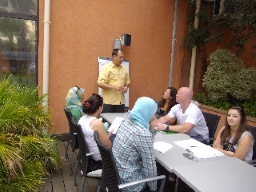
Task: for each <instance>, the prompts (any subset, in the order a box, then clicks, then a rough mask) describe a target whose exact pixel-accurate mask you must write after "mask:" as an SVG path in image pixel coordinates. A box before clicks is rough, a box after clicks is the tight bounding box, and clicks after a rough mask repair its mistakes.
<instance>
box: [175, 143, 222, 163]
mask: <svg viewBox="0 0 256 192" xmlns="http://www.w3.org/2000/svg"><path fill="white" fill-rule="evenodd" d="M174 143H175V144H177V145H179V146H180V147H182V148H184V149H186V150H187V151H189V152H190V153H192V155H194V156H195V157H197V158H199V159H204V158H211V157H217V156H223V155H224V154H223V153H221V152H220V151H218V150H216V149H214V148H212V147H211V146H209V145H205V144H203V143H201V142H199V141H196V140H195V139H188V140H183V141H175V142H174Z"/></svg>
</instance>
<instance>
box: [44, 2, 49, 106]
mask: <svg viewBox="0 0 256 192" xmlns="http://www.w3.org/2000/svg"><path fill="white" fill-rule="evenodd" d="M43 22H44V44H43V94H47V96H46V97H45V99H44V101H43V103H42V105H43V107H45V109H46V111H47V110H48V89H49V40H50V37H49V36H50V35H49V31H50V23H51V22H50V0H45V1H44V21H43Z"/></svg>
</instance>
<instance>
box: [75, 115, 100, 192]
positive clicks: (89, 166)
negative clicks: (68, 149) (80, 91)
mask: <svg viewBox="0 0 256 192" xmlns="http://www.w3.org/2000/svg"><path fill="white" fill-rule="evenodd" d="M72 124H73V127H75V129H76V131H77V138H78V143H79V153H78V157H77V160H76V165H75V173H74V185H75V186H77V183H76V173H77V166H78V164H80V165H81V171H82V172H81V173H82V176H83V178H82V182H81V187H80V190H79V191H80V192H82V191H83V188H84V182H85V180H86V177H89V176H88V175H87V174H88V173H89V172H92V171H95V170H98V169H102V164H101V163H97V162H95V161H94V160H92V159H91V158H90V157H89V156H91V155H93V154H95V153H93V152H92V153H91V152H89V150H88V147H87V143H86V141H85V137H84V133H83V131H82V128H81V126H80V125H79V124H77V123H76V119H75V117H72ZM90 177H94V178H95V177H97V176H90ZM100 177H101V176H100ZM97 178H99V177H97ZM86 182H87V181H86ZM87 184H88V182H87ZM88 186H89V184H88ZM89 189H90V186H89ZM90 191H91V189H90Z"/></svg>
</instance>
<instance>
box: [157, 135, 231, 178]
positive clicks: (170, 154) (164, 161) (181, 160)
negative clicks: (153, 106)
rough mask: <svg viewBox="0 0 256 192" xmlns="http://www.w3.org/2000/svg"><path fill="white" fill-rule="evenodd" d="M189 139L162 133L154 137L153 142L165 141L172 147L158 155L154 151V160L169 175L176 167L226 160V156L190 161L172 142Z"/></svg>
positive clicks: (184, 136) (183, 151) (188, 137)
mask: <svg viewBox="0 0 256 192" xmlns="http://www.w3.org/2000/svg"><path fill="white" fill-rule="evenodd" d="M187 139H191V137H190V136H188V135H187V134H183V133H173V134H166V133H162V132H158V133H157V135H156V136H155V139H154V141H155V142H156V141H165V142H167V143H169V144H171V145H172V146H173V147H172V148H171V149H170V150H168V151H167V152H165V153H160V152H159V151H155V158H156V160H157V162H158V163H160V164H161V165H162V166H163V167H164V168H165V169H166V170H168V171H169V172H170V173H172V172H173V169H174V168H176V167H180V166H184V165H195V164H201V162H207V161H215V160H216V159H222V158H228V157H227V156H220V157H213V158H206V159H193V160H190V159H188V158H186V157H184V156H183V153H188V152H187V151H186V150H185V149H184V148H182V147H180V146H178V145H176V144H175V143H174V141H181V140H187Z"/></svg>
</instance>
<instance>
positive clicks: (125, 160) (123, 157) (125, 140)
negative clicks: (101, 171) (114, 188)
mask: <svg viewBox="0 0 256 192" xmlns="http://www.w3.org/2000/svg"><path fill="white" fill-rule="evenodd" d="M156 109H157V105H156V103H155V101H154V100H153V99H151V98H148V97H141V98H139V99H138V100H137V101H136V103H135V105H134V107H133V109H132V110H131V111H130V114H129V117H128V119H127V120H125V121H124V122H123V123H122V124H121V126H120V128H119V129H118V131H117V134H116V138H115V141H114V143H113V148H112V151H113V154H114V158H115V160H116V165H117V169H118V171H119V175H120V178H121V183H127V182H130V181H135V180H138V179H143V178H146V177H155V176H157V169H156V162H155V155H154V148H153V143H154V136H155V134H156V130H155V124H156V117H155V116H154V115H155V112H156ZM147 187H149V188H150V190H151V191H156V189H157V182H156V181H152V182H148V183H147V184H146V183H139V184H137V185H134V186H131V187H127V188H124V189H122V191H124V192H125V191H136V192H139V191H143V190H144V189H146V188H147Z"/></svg>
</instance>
